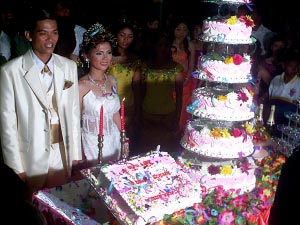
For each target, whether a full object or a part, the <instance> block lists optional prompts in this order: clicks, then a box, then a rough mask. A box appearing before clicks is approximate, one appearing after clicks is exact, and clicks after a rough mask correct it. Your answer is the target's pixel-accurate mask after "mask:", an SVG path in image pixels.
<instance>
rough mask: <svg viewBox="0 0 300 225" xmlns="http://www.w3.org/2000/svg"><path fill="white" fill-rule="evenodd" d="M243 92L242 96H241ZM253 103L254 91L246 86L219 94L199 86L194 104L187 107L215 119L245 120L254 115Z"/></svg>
mask: <svg viewBox="0 0 300 225" xmlns="http://www.w3.org/2000/svg"><path fill="white" fill-rule="evenodd" d="M241 93H242V95H243V97H242V98H240V97H239V94H240V95H241ZM220 96H221V97H223V98H220ZM252 104H253V96H252V91H251V90H248V89H247V88H246V87H243V88H241V89H240V90H237V91H233V90H225V91H224V93H221V94H218V95H216V94H214V90H213V89H211V88H197V89H196V90H194V92H193V96H192V104H191V105H189V106H188V107H187V112H189V113H191V114H193V115H194V116H199V117H203V118H210V119H215V120H226V121H244V120H249V119H252V118H253V117H254V112H252V111H251V110H252Z"/></svg>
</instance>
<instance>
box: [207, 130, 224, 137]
mask: <svg viewBox="0 0 300 225" xmlns="http://www.w3.org/2000/svg"><path fill="white" fill-rule="evenodd" d="M210 135H211V136H212V137H214V138H220V137H222V134H221V132H220V130H219V129H216V128H213V129H212V131H211V132H210Z"/></svg>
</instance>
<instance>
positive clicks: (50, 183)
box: [0, 10, 82, 191]
mask: <svg viewBox="0 0 300 225" xmlns="http://www.w3.org/2000/svg"><path fill="white" fill-rule="evenodd" d="M28 15H29V17H30V21H29V22H28V23H26V25H27V26H28V27H26V29H25V36H26V38H27V40H28V41H29V42H30V43H31V49H29V50H28V51H27V52H26V53H25V54H24V55H22V56H19V57H17V58H15V59H12V60H11V61H9V62H7V63H6V64H4V65H3V66H2V67H1V72H0V110H1V113H0V135H1V145H2V153H3V160H4V163H5V164H7V165H8V166H9V167H11V168H12V169H13V170H14V171H15V172H16V173H17V174H18V175H19V176H20V177H21V179H22V180H23V181H24V182H25V183H26V184H27V185H28V186H29V187H30V188H31V190H32V191H35V190H38V189H40V188H44V187H49V188H50V187H54V186H57V185H62V184H65V183H66V182H67V181H68V178H69V177H70V174H71V169H72V164H73V166H74V164H76V163H78V160H81V159H82V154H81V142H80V119H79V118H80V114H79V112H80V111H79V97H78V82H77V81H78V78H77V67H76V64H75V62H74V61H72V60H69V59H67V58H65V57H62V56H59V55H56V54H53V51H54V48H55V45H56V43H57V41H58V37H59V36H58V29H57V21H56V19H55V18H54V17H52V15H50V14H49V13H48V12H46V11H45V10H35V11H34V12H31V14H28Z"/></svg>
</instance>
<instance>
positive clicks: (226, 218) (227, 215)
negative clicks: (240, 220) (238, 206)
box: [218, 210, 236, 225]
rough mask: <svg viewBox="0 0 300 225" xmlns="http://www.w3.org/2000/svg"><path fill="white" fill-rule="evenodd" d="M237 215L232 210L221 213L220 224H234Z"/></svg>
mask: <svg viewBox="0 0 300 225" xmlns="http://www.w3.org/2000/svg"><path fill="white" fill-rule="evenodd" d="M235 217H236V215H234V214H233V212H232V211H229V210H226V211H224V212H222V213H220V214H219V216H218V220H219V223H220V224H224V225H231V224H232V225H234V220H235Z"/></svg>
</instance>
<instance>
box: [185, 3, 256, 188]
mask: <svg viewBox="0 0 300 225" xmlns="http://www.w3.org/2000/svg"><path fill="white" fill-rule="evenodd" d="M216 3H218V4H219V7H220V5H222V1H218V2H216ZM223 3H226V4H234V5H235V7H236V8H237V7H238V5H239V4H242V3H244V1H243V2H238V1H234V2H230V1H223ZM235 12H236V11H235ZM252 26H253V21H252V19H251V17H250V16H241V17H237V16H235V15H233V12H231V14H230V15H226V16H224V15H222V16H221V15H218V16H215V17H212V18H208V19H206V20H204V23H203V35H202V40H203V41H204V42H206V43H207V42H208V43H209V44H210V46H213V47H211V49H212V51H211V52H207V54H205V55H203V56H201V57H200V58H199V64H198V69H197V70H196V71H195V72H194V74H193V76H194V77H195V78H198V79H201V80H205V81H207V82H206V86H205V87H199V88H197V89H196V90H194V92H193V96H192V102H191V104H190V105H189V106H188V107H187V111H188V112H189V113H191V114H192V115H193V118H194V119H193V120H192V121H189V122H188V123H187V126H186V129H185V133H184V136H183V138H182V139H181V145H182V147H183V148H184V149H185V150H184V151H183V153H182V154H181V156H180V157H179V160H180V161H181V162H182V163H184V164H185V165H186V166H188V167H189V170H190V172H191V175H192V178H193V179H194V180H195V181H196V182H200V184H201V185H203V186H204V187H205V188H206V189H213V188H215V187H217V186H222V187H223V188H224V189H225V190H230V189H234V190H237V191H239V193H243V192H249V191H251V190H252V189H253V188H254V187H255V182H256V178H255V175H254V171H255V163H254V160H253V159H252V157H251V155H252V154H253V152H254V147H253V142H252V133H253V127H252V124H253V122H252V121H253V118H254V106H253V95H254V93H253V91H252V87H251V85H250V81H251V79H252V78H251V74H250V68H251V57H250V55H249V54H250V51H249V49H251V48H248V47H247V45H249V46H251V44H252V43H254V42H255V40H254V39H253V38H252V37H251V30H252ZM245 44H247V45H246V46H245Z"/></svg>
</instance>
